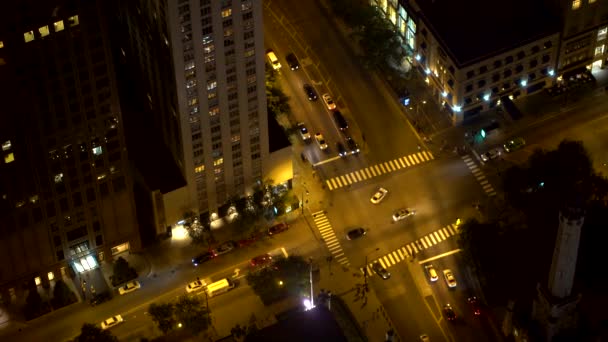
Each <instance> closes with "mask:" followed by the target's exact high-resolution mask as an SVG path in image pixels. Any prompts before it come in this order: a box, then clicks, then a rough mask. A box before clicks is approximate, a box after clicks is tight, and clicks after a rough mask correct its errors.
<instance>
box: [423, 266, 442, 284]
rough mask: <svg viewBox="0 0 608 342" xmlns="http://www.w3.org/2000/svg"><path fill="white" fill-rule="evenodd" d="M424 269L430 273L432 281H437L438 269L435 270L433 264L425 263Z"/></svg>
mask: <svg viewBox="0 0 608 342" xmlns="http://www.w3.org/2000/svg"><path fill="white" fill-rule="evenodd" d="M424 269H425V270H426V273H427V274H428V276H429V280H430V281H431V282H436V281H437V279H439V276H437V270H435V267H434V266H433V265H431V264H428V265H424Z"/></svg>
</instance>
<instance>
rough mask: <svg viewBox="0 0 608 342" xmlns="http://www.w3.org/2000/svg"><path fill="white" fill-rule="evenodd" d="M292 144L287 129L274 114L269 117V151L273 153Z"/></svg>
mask: <svg viewBox="0 0 608 342" xmlns="http://www.w3.org/2000/svg"><path fill="white" fill-rule="evenodd" d="M287 146H291V143H290V142H289V139H288V138H287V135H286V134H285V130H283V127H281V125H279V123H278V122H277V120H276V119H275V118H273V117H272V116H269V117H268V152H270V153H272V152H275V151H278V150H282V149H284V148H285V147H287Z"/></svg>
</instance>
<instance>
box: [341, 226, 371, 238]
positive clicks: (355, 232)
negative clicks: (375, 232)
mask: <svg viewBox="0 0 608 342" xmlns="http://www.w3.org/2000/svg"><path fill="white" fill-rule="evenodd" d="M365 234H367V232H366V231H365V229H363V228H361V227H359V228H355V229H351V230H349V231H348V233H346V239H348V240H355V239H358V238H360V237H363V236H364V235H365Z"/></svg>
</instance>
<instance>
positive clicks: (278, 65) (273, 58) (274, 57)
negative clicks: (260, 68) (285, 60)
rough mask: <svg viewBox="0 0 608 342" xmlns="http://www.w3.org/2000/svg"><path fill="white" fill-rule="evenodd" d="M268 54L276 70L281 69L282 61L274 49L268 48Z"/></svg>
mask: <svg viewBox="0 0 608 342" xmlns="http://www.w3.org/2000/svg"><path fill="white" fill-rule="evenodd" d="M266 56H267V57H268V61H270V65H272V68H273V69H274V70H279V69H281V62H279V59H278V58H277V55H276V54H275V53H274V51H272V50H268V52H266Z"/></svg>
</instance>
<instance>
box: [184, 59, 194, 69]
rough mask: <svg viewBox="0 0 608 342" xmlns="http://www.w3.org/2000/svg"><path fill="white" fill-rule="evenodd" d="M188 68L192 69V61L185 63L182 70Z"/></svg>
mask: <svg viewBox="0 0 608 342" xmlns="http://www.w3.org/2000/svg"><path fill="white" fill-rule="evenodd" d="M190 69H194V61H190V62H188V63H186V65H185V66H184V70H190Z"/></svg>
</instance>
